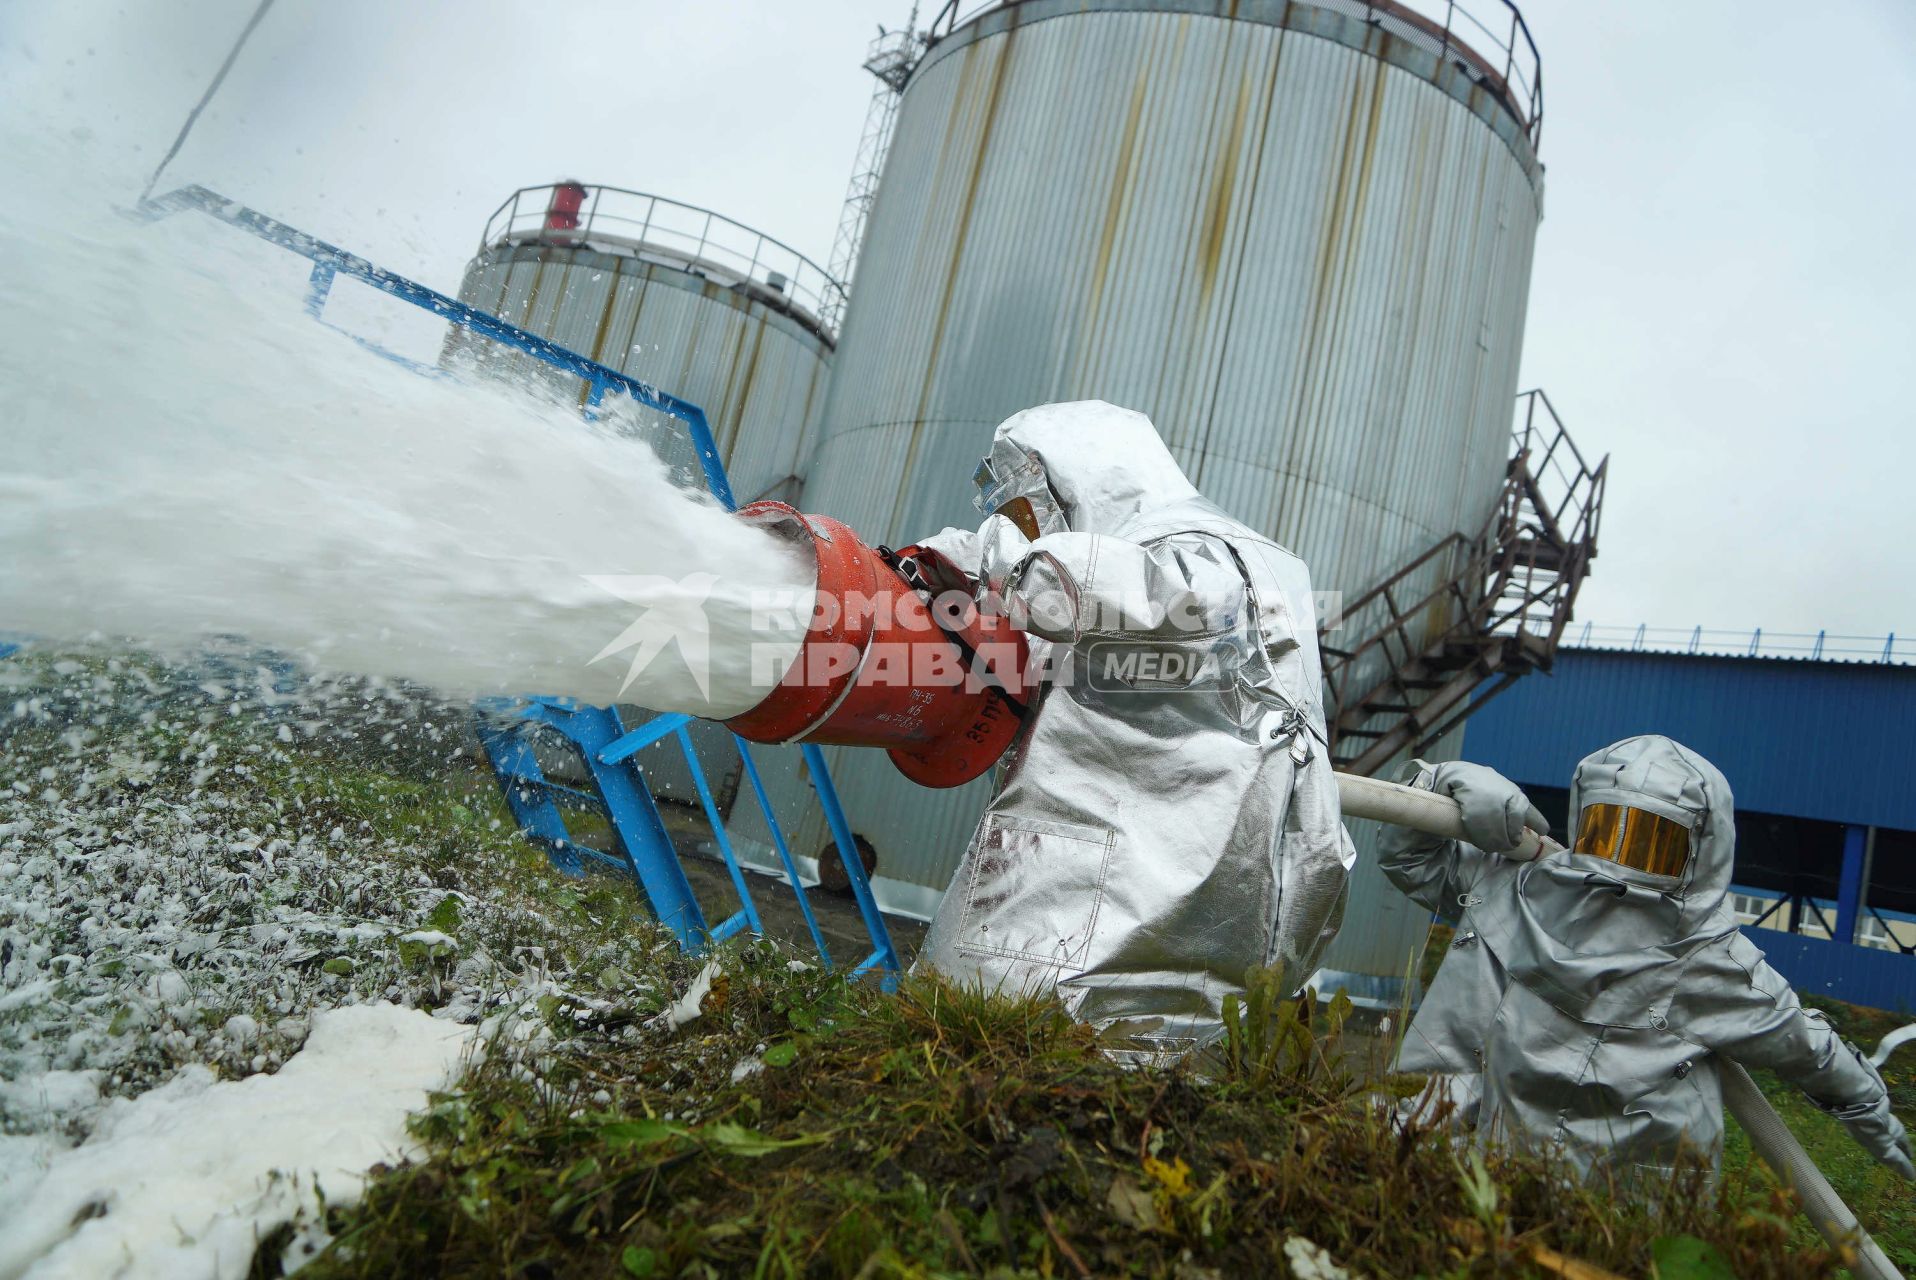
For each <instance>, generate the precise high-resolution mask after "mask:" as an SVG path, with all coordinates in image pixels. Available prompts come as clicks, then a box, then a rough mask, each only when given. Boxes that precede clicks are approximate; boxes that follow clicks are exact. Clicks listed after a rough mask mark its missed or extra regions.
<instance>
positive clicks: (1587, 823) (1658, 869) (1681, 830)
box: [1575, 804, 1690, 878]
mask: <svg viewBox="0 0 1916 1280" xmlns="http://www.w3.org/2000/svg"><path fill="white" fill-rule="evenodd" d="M1575 852H1577V853H1587V854H1589V855H1590V856H1592V857H1595V858H1607V859H1608V860H1610V861H1611V862H1614V863H1617V864H1618V865H1619V866H1625V867H1630V868H1632V869H1633V870H1636V871H1642V872H1645V873H1646V874H1649V875H1653V876H1669V877H1672V878H1674V877H1677V876H1680V875H1682V874H1683V869H1684V868H1685V867H1686V866H1688V865H1689V862H1690V829H1689V828H1688V827H1686V826H1684V825H1683V824H1682V823H1680V822H1672V821H1671V820H1670V819H1668V818H1666V817H1664V816H1663V815H1662V814H1660V813H1651V812H1650V811H1649V810H1648V809H1633V808H1631V807H1629V806H1628V805H1621V804H1587V805H1585V806H1584V807H1583V811H1582V812H1581V813H1580V814H1578V815H1577V847H1576V850H1575Z"/></svg>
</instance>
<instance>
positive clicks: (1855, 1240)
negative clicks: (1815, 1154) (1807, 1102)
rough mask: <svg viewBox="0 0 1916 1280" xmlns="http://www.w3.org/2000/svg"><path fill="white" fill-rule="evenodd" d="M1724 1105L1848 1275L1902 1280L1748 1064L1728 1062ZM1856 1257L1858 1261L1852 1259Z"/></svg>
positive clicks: (1724, 1066)
mask: <svg viewBox="0 0 1916 1280" xmlns="http://www.w3.org/2000/svg"><path fill="white" fill-rule="evenodd" d="M1722 1077H1723V1103H1724V1105H1725V1106H1727V1107H1729V1109H1730V1114H1731V1115H1733V1116H1735V1117H1736V1119H1737V1123H1739V1124H1741V1125H1742V1126H1743V1131H1744V1132H1745V1133H1747V1134H1749V1135H1750V1146H1751V1147H1752V1148H1753V1149H1754V1150H1755V1151H1756V1154H1757V1155H1759V1156H1762V1157H1763V1163H1765V1164H1767V1165H1769V1166H1770V1168H1771V1169H1773V1170H1775V1171H1776V1176H1777V1177H1779V1178H1781V1179H1782V1180H1783V1181H1784V1183H1785V1184H1786V1185H1787V1186H1788V1187H1789V1188H1790V1190H1792V1191H1794V1192H1796V1198H1797V1200H1799V1201H1800V1202H1801V1203H1802V1205H1803V1212H1804V1214H1805V1215H1807V1216H1808V1218H1809V1220H1810V1222H1811V1223H1812V1224H1813V1225H1814V1226H1815V1227H1816V1229H1817V1230H1818V1231H1819V1232H1821V1233H1822V1235H1823V1239H1825V1240H1827V1241H1829V1242H1830V1244H1831V1246H1833V1247H1834V1248H1835V1249H1836V1251H1837V1252H1838V1253H1840V1254H1843V1255H1845V1257H1844V1260H1845V1261H1846V1262H1847V1263H1848V1265H1849V1269H1850V1270H1851V1271H1853V1272H1855V1273H1856V1275H1858V1276H1859V1277H1863V1280H1903V1277H1902V1273H1901V1272H1900V1271H1898V1270H1897V1269H1896V1266H1895V1264H1894V1263H1892V1262H1891V1261H1890V1260H1889V1258H1888V1257H1887V1256H1886V1255H1885V1254H1884V1253H1883V1250H1882V1249H1881V1247H1880V1246H1878V1245H1877V1243H1876V1242H1875V1241H1874V1240H1872V1239H1870V1235H1869V1232H1867V1231H1865V1230H1863V1224H1862V1223H1860V1222H1858V1221H1857V1220H1856V1215H1855V1214H1853V1213H1851V1212H1850V1208H1849V1206H1848V1205H1846V1204H1844V1203H1843V1198H1842V1197H1841V1196H1839V1195H1837V1194H1836V1188H1834V1187H1832V1186H1830V1183H1829V1179H1828V1178H1825V1177H1824V1176H1823V1171H1822V1170H1821V1169H1819V1168H1817V1167H1816V1162H1815V1161H1813V1160H1811V1159H1810V1157H1809V1153H1808V1152H1806V1151H1804V1150H1803V1144H1802V1143H1800V1142H1798V1141H1797V1140H1796V1135H1795V1134H1793V1133H1791V1132H1790V1130H1789V1126H1788V1125H1786V1124H1784V1123H1783V1118H1782V1117H1781V1116H1779V1115H1777V1114H1776V1108H1774V1107H1772V1106H1771V1105H1770V1100H1769V1099H1768V1098H1766V1097H1764V1096H1763V1091H1762V1090H1760V1089H1758V1088H1757V1087H1756V1081H1754V1080H1752V1079H1750V1073H1749V1072H1747V1071H1745V1070H1744V1069H1743V1064H1742V1063H1740V1062H1736V1061H1734V1060H1733V1059H1729V1058H1725V1059H1723V1070H1722ZM1851 1255H1853V1256H1851Z"/></svg>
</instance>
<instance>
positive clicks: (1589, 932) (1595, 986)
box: [1481, 734, 1737, 1025]
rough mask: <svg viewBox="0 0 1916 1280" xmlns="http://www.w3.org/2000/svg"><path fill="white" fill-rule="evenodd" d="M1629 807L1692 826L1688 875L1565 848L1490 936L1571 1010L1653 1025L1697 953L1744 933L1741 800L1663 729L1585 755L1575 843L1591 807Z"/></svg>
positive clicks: (1538, 871)
mask: <svg viewBox="0 0 1916 1280" xmlns="http://www.w3.org/2000/svg"><path fill="white" fill-rule="evenodd" d="M1598 803H1610V804H1621V805H1626V806H1629V807H1631V808H1637V809H1647V810H1649V811H1651V812H1653V813H1658V814H1661V815H1662V816H1663V817H1666V818H1669V819H1671V820H1673V821H1675V822H1677V823H1679V824H1681V825H1682V826H1685V827H1687V828H1689V829H1690V846H1691V853H1690V859H1689V863H1688V865H1687V866H1686V867H1685V870H1684V873H1683V874H1682V875H1681V876H1677V877H1663V876H1653V875H1650V874H1648V873H1646V872H1641V871H1634V870H1631V869H1630V868H1627V867H1621V866H1618V865H1617V864H1616V863H1614V862H1611V861H1609V860H1607V859H1604V858H1598V857H1593V856H1590V855H1587V854H1579V853H1570V852H1565V853H1560V854H1553V855H1551V856H1549V857H1546V858H1542V859H1539V860H1538V861H1536V862H1534V863H1530V864H1528V865H1527V866H1525V867H1524V868H1522V869H1520V870H1518V871H1517V873H1516V890H1517V891H1516V894H1515V895H1514V897H1513V899H1512V903H1511V906H1512V907H1513V909H1512V910H1508V911H1502V912H1496V913H1487V914H1486V915H1485V917H1484V918H1483V919H1482V921H1481V930H1482V933H1483V935H1484V938H1485V940H1486V941H1488V942H1489V943H1490V944H1491V948H1492V949H1493V950H1494V951H1495V952H1496V953H1497V957H1498V959H1499V960H1501V961H1502V962H1503V964H1504V966H1505V967H1506V968H1507V969H1508V970H1509V972H1510V975H1511V977H1512V978H1514V979H1515V980H1516V981H1518V982H1521V983H1523V984H1524V985H1525V986H1526V987H1528V988H1530V989H1531V990H1532V991H1534V992H1535V993H1536V994H1537V995H1539V996H1541V997H1543V998H1544V999H1545V1000H1548V1001H1549V1002H1550V1003H1551V1004H1553V1005H1555V1006H1557V1007H1558V1008H1559V1009H1561V1010H1562V1011H1563V1012H1565V1013H1567V1014H1570V1015H1571V1016H1572V1017H1575V1018H1579V1019H1582V1020H1584V1021H1589V1022H1602V1023H1607V1024H1613V1025H1615V1024H1620V1023H1626V1022H1632V1021H1636V1022H1639V1023H1641V1022H1643V1021H1646V1020H1647V1019H1649V1018H1650V1017H1652V1016H1653V1014H1652V1012H1651V1011H1653V1010H1660V1011H1667V1010H1668V1009H1669V1008H1670V1001H1671V997H1672V995H1673V993H1674V991H1675V989H1676V985H1677V982H1678V980H1679V978H1680V977H1681V975H1682V972H1683V966H1684V964H1685V963H1686V961H1687V960H1688V958H1689V957H1690V956H1691V955H1692V954H1693V953H1694V952H1695V951H1696V950H1697V949H1698V948H1699V947H1701V946H1704V945H1705V944H1707V943H1711V942H1717V941H1720V940H1722V939H1724V938H1727V937H1729V936H1730V935H1732V934H1734V933H1735V932H1736V927H1737V925H1736V918H1735V916H1733V915H1732V914H1731V913H1730V910H1729V905H1728V902H1729V888H1730V877H1731V874H1732V873H1733V871H1734V870H1735V863H1736V821H1735V816H1736V806H1735V803H1734V801H1733V800H1732V799H1731V796H1730V784H1729V781H1728V780H1727V779H1726V778H1724V776H1723V775H1722V773H1720V772H1719V771H1718V770H1717V768H1716V766H1715V765H1713V764H1711V763H1710V762H1709V761H1708V760H1705V759H1704V758H1703V757H1702V756H1700V755H1698V754H1697V753H1696V752H1694V751H1692V750H1690V749H1689V748H1688V747H1685V746H1683V745H1682V744H1681V743H1678V742H1674V741H1672V740H1671V739H1669V738H1665V737H1662V736H1660V735H1657V734H1645V735H1642V736H1639V737H1634V738H1625V739H1624V740H1623V741H1621V742H1616V743H1612V744H1611V745H1610V746H1607V747H1605V748H1604V749H1603V750H1601V751H1598V752H1596V753H1594V754H1592V755H1589V756H1586V757H1584V759H1583V761H1582V762H1581V763H1580V764H1578V765H1577V771H1576V774H1575V776H1574V778H1573V779H1572V781H1571V784H1570V838H1569V840H1568V841H1567V844H1568V845H1569V847H1570V848H1572V849H1574V848H1575V847H1576V843H1577V819H1578V815H1579V814H1581V813H1582V811H1583V806H1585V805H1587V804H1598Z"/></svg>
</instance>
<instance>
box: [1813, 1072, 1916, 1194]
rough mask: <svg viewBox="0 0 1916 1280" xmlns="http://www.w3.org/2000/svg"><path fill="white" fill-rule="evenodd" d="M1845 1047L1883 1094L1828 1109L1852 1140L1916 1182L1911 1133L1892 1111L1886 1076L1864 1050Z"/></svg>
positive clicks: (1915, 1165) (1915, 1164)
mask: <svg viewBox="0 0 1916 1280" xmlns="http://www.w3.org/2000/svg"><path fill="white" fill-rule="evenodd" d="M1843 1048H1844V1049H1847V1050H1848V1051H1849V1052H1850V1053H1852V1054H1854V1055H1855V1057H1856V1061H1857V1062H1858V1063H1860V1064H1861V1065H1862V1068H1863V1070H1865V1071H1867V1072H1868V1073H1869V1074H1870V1075H1871V1076H1873V1077H1874V1078H1875V1080H1876V1084H1877V1086H1878V1087H1879V1089H1881V1092H1879V1093H1877V1095H1876V1096H1875V1097H1874V1098H1873V1099H1872V1100H1870V1101H1868V1102H1859V1103H1857V1104H1855V1105H1854V1106H1848V1107H1826V1108H1824V1109H1825V1110H1827V1111H1828V1112H1829V1113H1830V1114H1831V1115H1833V1116H1835V1117H1836V1118H1837V1120H1838V1121H1840V1122H1841V1123H1842V1126H1843V1128H1845V1129H1847V1130H1848V1131H1849V1136H1850V1138H1851V1139H1852V1140H1853V1141H1854V1142H1855V1143H1856V1145H1857V1146H1859V1147H1861V1148H1862V1149H1863V1150H1865V1151H1867V1152H1869V1153H1870V1154H1871V1155H1872V1156H1875V1157H1876V1158H1877V1159H1878V1160H1880V1161H1881V1162H1882V1163H1884V1164H1886V1165H1888V1166H1889V1167H1890V1168H1892V1169H1894V1170H1896V1172H1898V1173H1900V1174H1902V1175H1903V1176H1904V1177H1905V1178H1908V1179H1909V1180H1910V1181H1912V1182H1916V1163H1912V1161H1911V1159H1910V1146H1909V1133H1908V1131H1907V1130H1905V1129H1904V1128H1903V1122H1902V1121H1901V1120H1898V1119H1897V1118H1896V1114H1895V1113H1894V1112H1893V1111H1891V1110H1890V1109H1889V1090H1888V1088H1887V1087H1886V1086H1884V1085H1883V1074H1882V1072H1880V1071H1878V1070H1877V1069H1876V1066H1875V1064H1874V1063H1872V1062H1871V1061H1870V1060H1869V1059H1868V1058H1866V1057H1864V1056H1863V1052H1862V1050H1860V1049H1858V1048H1857V1047H1856V1046H1855V1045H1853V1044H1851V1043H1849V1042H1848V1041H1847V1040H1846V1041H1844V1042H1843Z"/></svg>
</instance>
